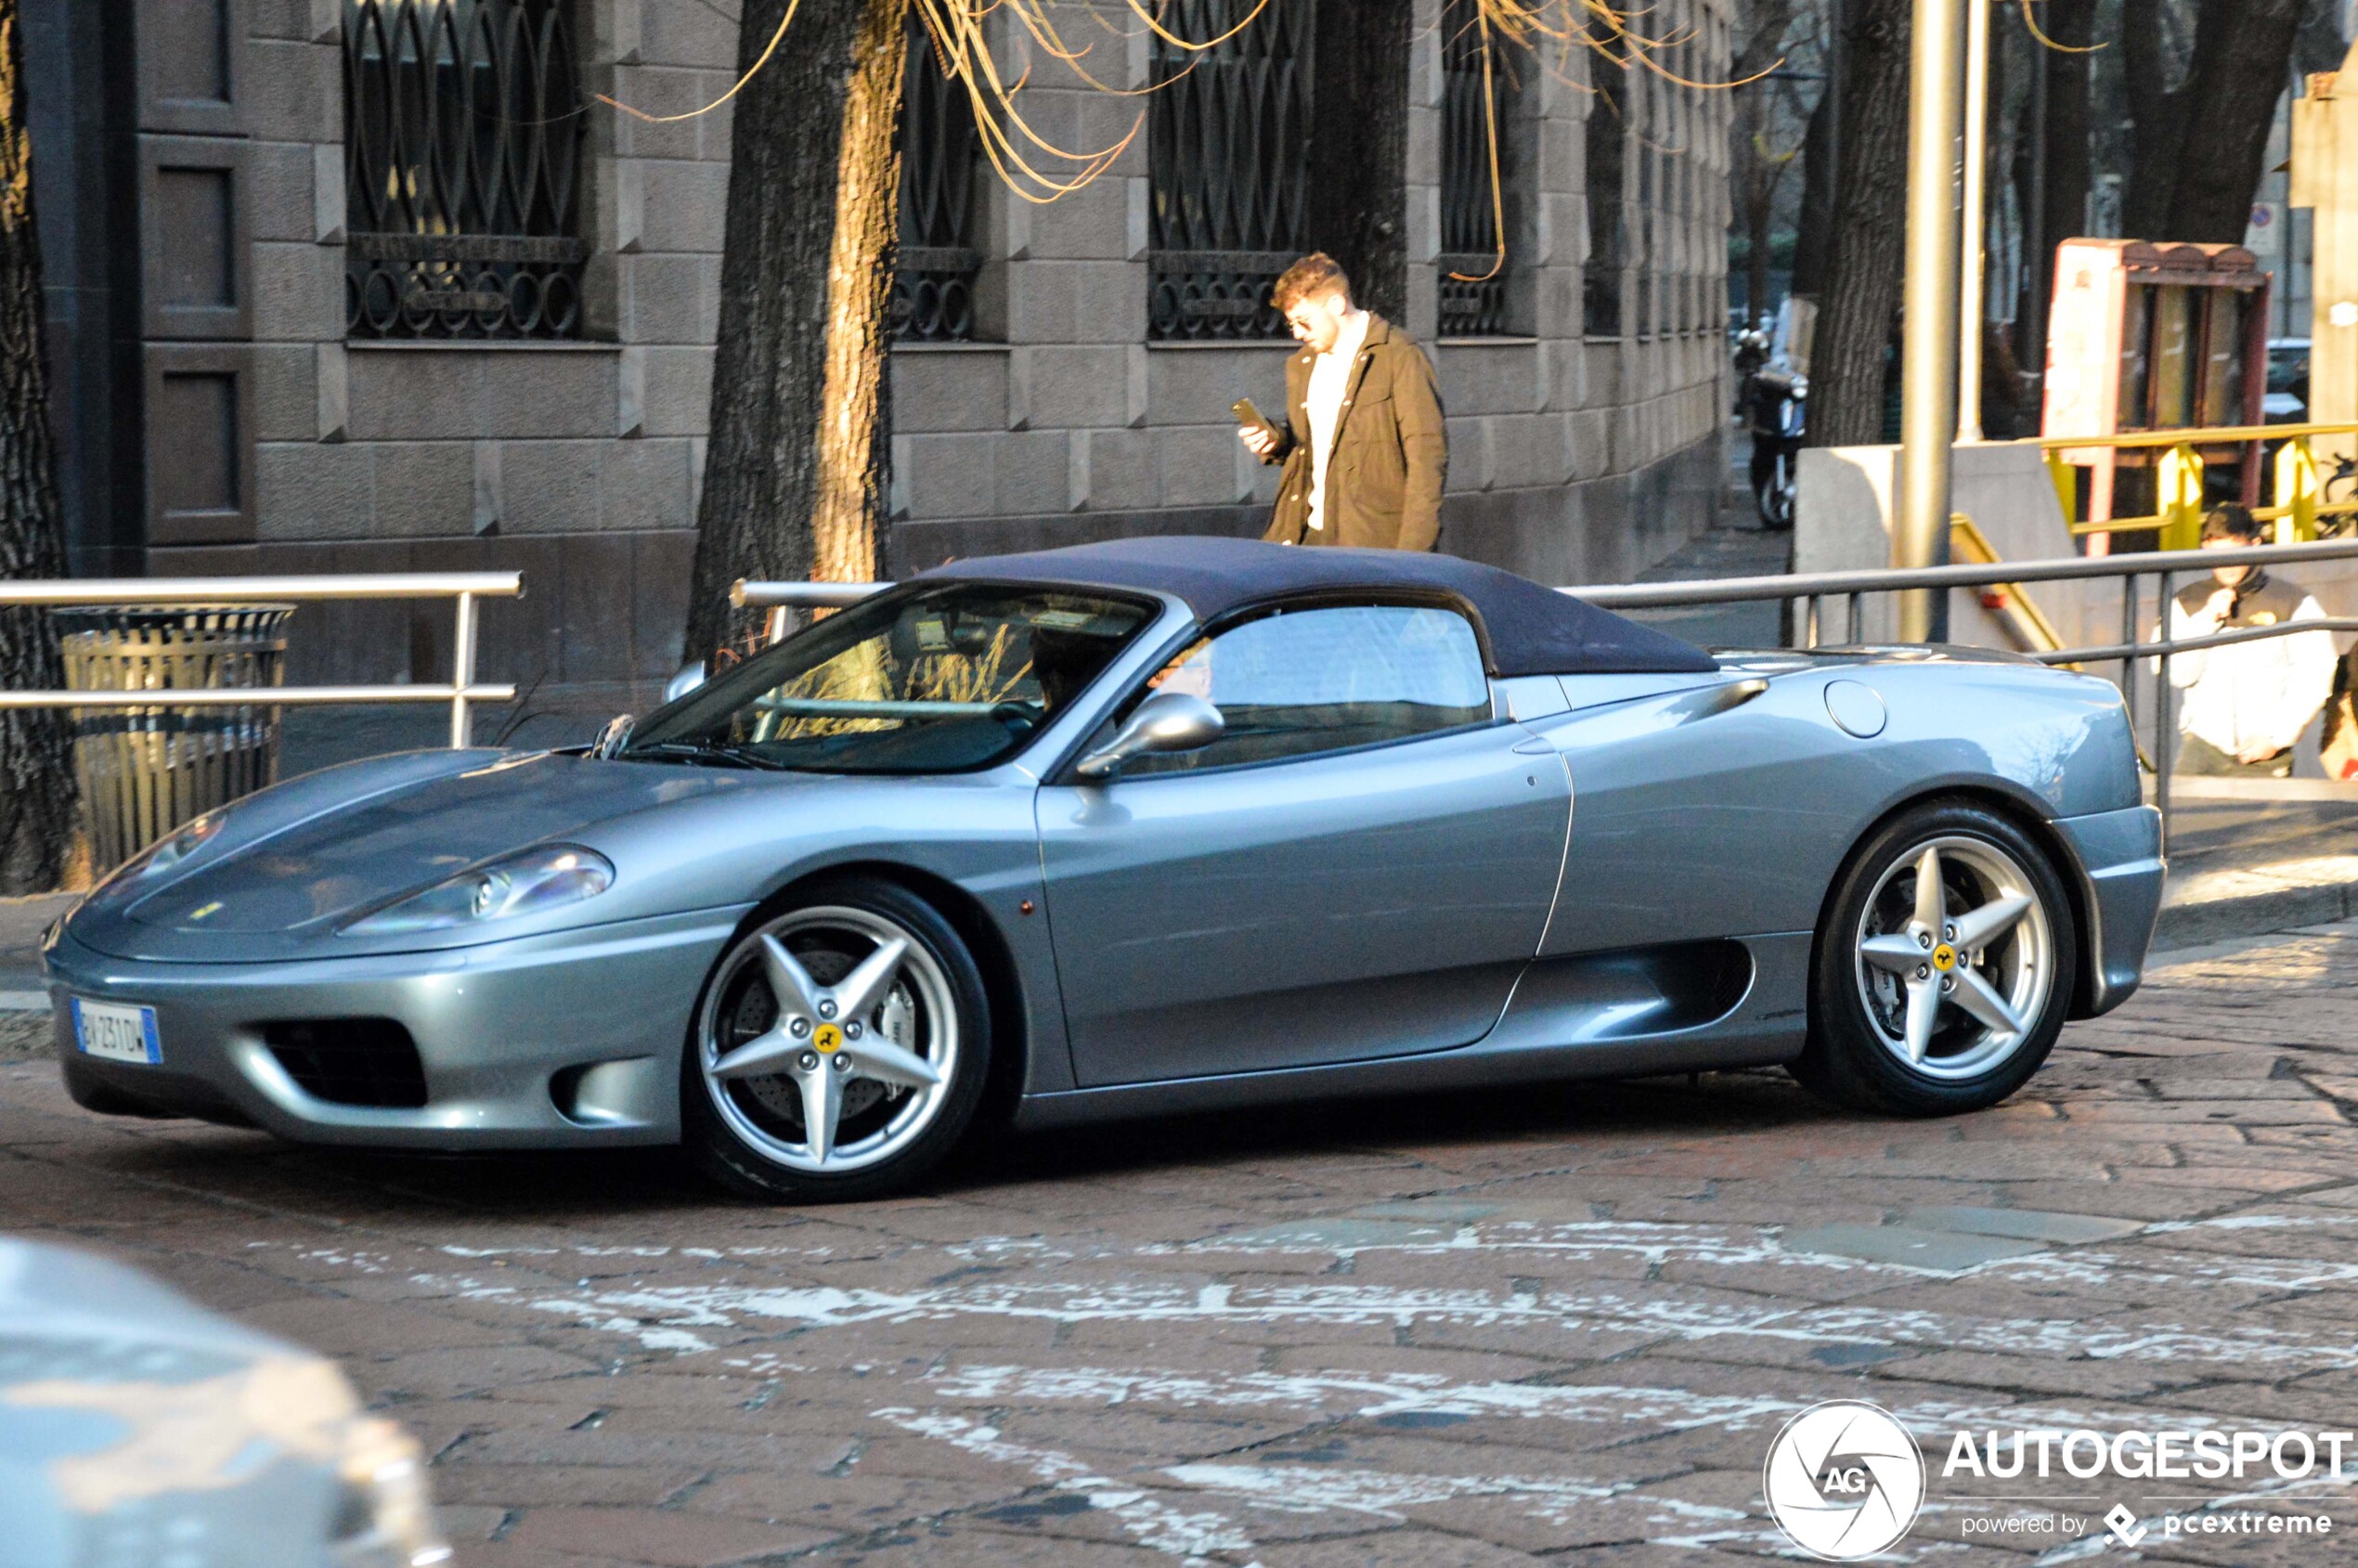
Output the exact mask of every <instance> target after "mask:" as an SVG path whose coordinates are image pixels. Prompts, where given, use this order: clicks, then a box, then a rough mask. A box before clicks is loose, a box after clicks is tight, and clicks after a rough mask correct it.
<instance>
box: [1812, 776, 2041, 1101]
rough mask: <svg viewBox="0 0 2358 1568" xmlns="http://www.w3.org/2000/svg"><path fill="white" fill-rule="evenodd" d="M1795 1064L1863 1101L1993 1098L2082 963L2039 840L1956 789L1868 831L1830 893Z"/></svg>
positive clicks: (2017, 1076) (2011, 1079)
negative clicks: (1805, 1038) (1956, 795)
mask: <svg viewBox="0 0 2358 1568" xmlns="http://www.w3.org/2000/svg"><path fill="white" fill-rule="evenodd" d="M1817 945H1818V951H1817V955H1816V960H1815V964H1814V966H1813V971H1812V974H1811V985H1810V992H1811V994H1810V1009H1809V1011H1810V1032H1809V1043H1808V1046H1807V1050H1806V1051H1805V1053H1804V1054H1803V1056H1802V1058H1801V1059H1800V1060H1799V1061H1797V1062H1795V1063H1794V1076H1795V1077H1797V1078H1799V1079H1800V1080H1801V1081H1802V1082H1804V1083H1807V1084H1808V1085H1809V1086H1810V1087H1811V1088H1813V1089H1816V1090H1818V1091H1820V1093H1823V1094H1825V1095H1829V1096H1830V1097H1832V1098H1834V1099H1836V1100H1839V1101H1842V1102H1843V1103H1845V1104H1847V1105H1851V1106H1856V1107H1859V1108H1863V1109H1875V1110H1883V1111H1888V1112H1896V1113H1898V1114H1902V1115H1916V1116H1934V1115H1948V1114H1952V1113H1954V1112H1958V1111H1963V1110H1974V1109H1978V1108H1982V1107H1984V1106H1989V1105H1995V1104H1996V1103H1997V1102H1999V1101H2000V1100H2002V1099H2004V1098H2005V1097H2006V1096H2007V1095H2011V1094H2013V1093H2014V1092H2015V1090H2016V1089H2017V1088H2019V1087H2021V1085H2022V1083H2023V1082H2024V1081H2025V1080H2027V1079H2028V1078H2029V1076H2030V1075H2031V1073H2033V1072H2034V1071H2036V1070H2038V1068H2039V1064H2040V1063H2041V1062H2042V1061H2044V1060H2045V1059H2046V1056H2047V1053H2048V1052H2049V1051H2050V1050H2052V1049H2053V1048H2054V1043H2055V1037H2056V1036H2057V1035H2058V1034H2059V1033H2061V1032H2062V1030H2063V1025H2064V1019H2065V1016H2066V1013H2067V1011H2068V1010H2069V1007H2070V1003H2071V993H2072V986H2073V983H2074V981H2075V978H2076V976H2077V947H2076V942H2075V938H2074V932H2073V928H2072V924H2071V905H2070V902H2069V901H2068V899H2067V898H2066V896H2065V893H2064V889H2063V886H2062V884H2061V883H2060V882H2059V881H2058V880H2057V878H2056V875H2055V872H2054V867H2053V866H2052V865H2051V864H2050V863H2049V861H2048V859H2047V856H2046V855H2045V854H2044V853H2043V852H2042V851H2041V849H2040V847H2039V846H2038V845H2037V844H2035V843H2033V842H2032V841H2031V840H2030V838H2029V837H2028V836H2027V835H2026V834H2025V833H2024V832H2023V830H2022V829H2021V828H2020V827H2018V826H2017V825H2015V823H2013V822H2011V821H2009V820H2008V819H2007V818H2005V817H2003V816H2002V815H2000V814H1998V813H1997V812H1994V811H1991V810H1988V809H1987V808H1985V807H1982V806H1978V805H1975V804H1970V803H1966V802H1961V801H1937V802H1931V803H1928V804H1925V805H1921V806H1916V807H1912V808H1911V809H1909V810H1905V811H1903V812H1901V813H1900V814H1899V815H1898V817H1896V818H1894V819H1893V820H1892V821H1891V822H1889V823H1885V825H1884V826H1883V827H1882V828H1881V829H1879V830H1878V831H1877V832H1876V833H1875V834H1873V835H1872V836H1871V837H1870V838H1869V839H1868V841H1867V842H1866V843H1865V844H1864V845H1862V846H1860V848H1859V850H1858V852H1857V853H1855V854H1854V855H1853V856H1852V857H1851V859H1850V862H1849V863H1848V864H1847V865H1846V867H1845V868H1844V870H1843V873H1842V875H1841V876H1840V877H1839V878H1838V879H1837V880H1836V883H1835V886H1834V889H1833V894H1832V896H1831V897H1830V898H1829V899H1828V901H1827V907H1826V915H1825V918H1824V920H1823V921H1822V922H1821V924H1820V927H1819V931H1818V944H1817Z"/></svg>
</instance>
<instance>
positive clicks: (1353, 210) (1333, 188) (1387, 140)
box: [1309, 0, 1529, 330]
mask: <svg viewBox="0 0 2358 1568" xmlns="http://www.w3.org/2000/svg"><path fill="white" fill-rule="evenodd" d="M1412 12H1413V7H1412V6H1410V4H1409V0H1318V7H1317V12H1316V15H1315V19H1314V22H1313V25H1312V42H1311V60H1312V69H1313V71H1315V73H1316V76H1315V89H1314V93H1313V98H1312V103H1313V108H1312V112H1311V116H1310V211H1309V217H1310V232H1311V234H1312V235H1314V236H1315V243H1316V244H1317V246H1318V247H1319V248H1320V249H1322V250H1324V251H1325V252H1326V253H1328V254H1329V255H1331V256H1333V257H1334V258H1335V260H1336V261H1338V262H1341V264H1342V269H1343V271H1344V272H1346V273H1348V274H1349V275H1350V277H1351V291H1352V297H1353V301H1354V304H1357V305H1363V306H1365V307H1366V308H1367V309H1369V310H1373V311H1376V312H1378V313H1380V314H1381V315H1382V316H1384V317H1386V318H1388V319H1390V320H1393V321H1398V322H1400V323H1401V324H1402V325H1403V326H1404V327H1409V328H1410V329H1411V330H1413V324H1412V323H1410V322H1408V321H1407V320H1406V317H1407V314H1408V221H1407V220H1408V48H1409V39H1410V33H1411V26H1410V24H1411V22H1412V20H1413V15H1412ZM1442 25H1443V26H1445V27H1458V26H1471V25H1472V15H1471V8H1470V7H1466V6H1446V7H1445V10H1444V13H1443V18H1442ZM1492 47H1493V51H1494V53H1493V56H1492V58H1493V59H1494V60H1496V62H1497V67H1498V69H1500V70H1511V69H1525V70H1527V69H1529V66H1528V62H1526V61H1522V60H1519V59H1512V58H1509V51H1507V50H1506V49H1504V48H1503V47H1500V46H1499V45H1498V41H1497V39H1496V36H1495V35H1494V37H1493V40H1492ZM1498 130H1499V135H1500V136H1501V138H1502V139H1503V138H1504V137H1505V136H1508V135H1509V134H1510V127H1509V126H1508V125H1505V124H1503V123H1502V124H1501V125H1500V126H1499V127H1498Z"/></svg>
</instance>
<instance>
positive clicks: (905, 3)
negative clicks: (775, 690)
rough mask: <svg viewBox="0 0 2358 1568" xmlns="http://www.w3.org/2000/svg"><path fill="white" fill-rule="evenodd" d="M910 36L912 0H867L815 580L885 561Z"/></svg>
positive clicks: (842, 577) (847, 129)
mask: <svg viewBox="0 0 2358 1568" xmlns="http://www.w3.org/2000/svg"><path fill="white" fill-rule="evenodd" d="M908 33H909V0H868V6H867V16H866V18H865V19H864V20H863V21H862V26H861V29H860V37H859V40H858V42H857V45H856V50H855V53H854V55H853V65H852V72H851V85H850V89H849V92H848V93H847V94H846V96H845V101H844V110H843V149H842V151H841V152H840V154H838V156H837V159H836V226H835V227H836V234H835V248H834V253H833V254H832V255H830V257H829V258H828V262H827V365H826V387H825V391H824V393H823V395H822V397H821V400H820V407H821V408H822V410H823V412H822V414H821V423H820V426H819V435H818V441H819V499H818V504H817V505H816V506H815V507H814V508H813V510H812V512H811V522H810V531H811V535H812V540H811V544H812V554H813V556H814V557H815V560H814V562H813V570H814V575H815V576H816V577H818V579H819V580H820V581H822V582H839V583H846V582H848V583H858V582H874V581H875V580H876V577H877V575H878V568H879V567H881V566H882V565H883V564H884V528H885V502H886V499H887V487H888V486H889V484H890V481H891V441H892V365H891V359H890V356H891V353H892V273H893V267H894V265H895V262H896V261H897V259H898V256H899V253H900V136H899V135H898V132H899V129H900V91H901V86H902V84H903V82H904V79H905V78H906V76H907V74H908V63H909V46H908Z"/></svg>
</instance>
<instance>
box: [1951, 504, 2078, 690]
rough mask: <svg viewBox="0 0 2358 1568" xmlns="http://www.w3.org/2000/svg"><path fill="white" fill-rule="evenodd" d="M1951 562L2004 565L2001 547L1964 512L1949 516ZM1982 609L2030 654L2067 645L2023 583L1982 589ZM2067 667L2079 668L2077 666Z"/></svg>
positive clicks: (2050, 650) (2045, 652)
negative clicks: (2033, 601) (2003, 626)
mask: <svg viewBox="0 0 2358 1568" xmlns="http://www.w3.org/2000/svg"><path fill="white" fill-rule="evenodd" d="M1949 559H1950V561H1952V562H1963V563H1965V564H1971V565H1975V566H1996V565H2000V564H2002V560H2001V557H2000V556H1999V554H1998V548H1997V546H1995V545H1993V544H1991V543H1990V542H1989V536H1988V535H1986V534H1984V533H1983V532H1982V531H1981V529H1980V528H1978V527H1977V526H1976V525H1975V524H1974V520H1973V519H1972V518H1971V517H1968V516H1966V515H1965V514H1964V513H1963V512H1951V513H1950V516H1949ZM1979 591H1980V594H1981V607H1982V608H1983V609H1985V610H1988V611H1989V613H1990V614H1991V615H1993V616H1997V617H1998V618H1999V619H2000V620H2001V621H2002V622H2004V623H2005V627H2006V630H2007V631H2008V632H2009V633H2010V634H2012V636H2013V637H2014V639H2015V641H2017V642H2019V643H2021V644H2022V647H2023V651H2024V652H2025V653H2030V654H2052V653H2055V652H2056V651H2058V650H2059V649H2061V648H2062V647H2063V646H2064V640H2063V638H2062V636H2061V635H2060V634H2058V633H2057V632H2056V630H2055V624H2054V622H2053V621H2051V620H2049V619H2048V618H2047V617H2046V616H2045V615H2044V614H2042V613H2041V610H2040V608H2039V606H2038V605H2037V604H2036V603H2032V602H2031V598H2030V595H2029V594H2028V593H2025V592H2024V591H2023V588H2022V584H2020V583H1990V584H1989V585H1987V586H1986V587H1984V588H1982V589H1981V590H1979ZM2068 667H2069V668H2072V669H2077V668H2079V666H2077V665H2072V666H2068Z"/></svg>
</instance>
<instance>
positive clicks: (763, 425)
mask: <svg viewBox="0 0 2358 1568" xmlns="http://www.w3.org/2000/svg"><path fill="white" fill-rule="evenodd" d="M786 5H787V0H749V3H748V4H747V5H746V6H745V10H744V14H743V19H742V21H741V22H740V24H739V41H738V59H739V68H740V69H741V70H747V69H750V68H751V67H752V65H753V62H754V60H755V59H756V58H758V57H759V55H760V53H761V51H762V50H763V49H764V48H765V47H767V46H768V45H769V42H770V39H771V35H772V34H773V33H774V32H776V31H777V28H778V23H779V19H780V18H781V17H783V16H784V13H785V7H786ZM908 6H909V0H802V6H801V9H800V10H799V11H798V12H797V15H796V17H795V21H794V27H793V30H792V32H791V34H790V36H789V38H788V40H787V42H786V43H785V45H783V46H782V47H781V48H780V49H779V50H778V52H777V54H776V55H775V56H774V57H772V58H771V60H770V62H769V64H768V65H767V66H766V67H764V68H763V69H762V70H761V71H758V73H756V75H755V76H754V78H753V80H752V81H751V82H749V83H748V84H746V86H745V91H744V92H743V93H741V94H739V95H738V97H737V99H736V103H735V106H734V107H735V115H736V118H735V120H734V122H733V123H732V127H731V132H730V144H731V162H730V168H729V205H728V216H727V227H726V233H725V237H724V239H723V241H722V243H723V253H722V256H721V263H720V317H719V343H718V347H717V349H716V352H715V354H714V360H713V377H712V436H711V440H710V443H709V445H708V447H706V460H705V476H704V493H703V498H702V500H701V502H700V503H699V506H698V510H697V518H696V553H695V564H694V567H693V571H692V573H691V575H690V583H689V601H688V640H687V649H688V654H689V656H690V657H692V658H693V657H695V656H698V655H700V654H706V653H709V652H710V651H712V650H713V649H715V648H717V647H719V645H721V644H722V643H723V642H725V641H728V639H729V635H730V632H731V629H732V627H734V626H735V625H737V624H739V623H738V620H737V617H735V616H732V614H731V612H730V609H729V603H728V592H729V585H730V584H731V583H732V581H734V580H735V579H736V578H738V577H781V578H789V579H798V578H804V577H810V576H811V575H812V574H813V573H814V572H816V571H819V570H821V569H822V568H823V567H824V568H826V569H828V570H830V571H833V572H836V573H839V574H847V575H848V574H851V573H854V572H858V573H860V575H864V576H873V575H874V570H875V555H876V538H877V529H876V526H875V520H876V518H877V517H878V515H879V514H880V512H881V499H882V488H883V484H882V477H881V476H882V473H883V468H884V464H885V461H886V459H885V455H884V452H885V443H886V442H887V439H888V436H889V433H888V431H887V428H886V406H885V390H884V389H885V373H886V359H885V350H886V336H887V330H888V328H887V325H886V324H885V323H884V322H883V321H882V320H881V319H880V317H882V316H883V314H884V308H885V305H886V303H887V294H886V292H883V291H881V290H878V289H876V288H875V286H874V283H873V279H871V277H870V275H869V274H868V272H867V270H866V268H865V267H863V266H862V265H860V261H859V258H858V257H857V256H856V255H854V256H853V259H852V260H850V261H848V262H846V263H845V265H844V266H842V268H841V273H840V277H839V276H838V266H837V258H838V239H837V227H838V226H837V223H836V217H837V212H838V200H839V197H841V198H846V199H849V201H850V202H851V203H852V205H853V212H854V218H853V223H852V225H851V226H849V227H852V228H853V229H855V230H856V231H859V233H865V232H866V231H867V223H868V217H867V214H869V213H870V212H871V211H872V209H873V208H874V206H875V201H876V195H875V190H876V186H875V182H876V180H877V179H878V178H880V177H881V178H882V179H883V186H884V189H885V190H886V191H887V193H888V192H889V191H891V190H892V188H893V179H892V177H891V175H890V170H891V160H892V156H893V137H892V118H893V115H894V113H896V112H897V110H898V103H899V97H900V72H901V70H902V62H903V59H904V55H903V52H902V38H901V32H900V29H901V27H902V26H903V25H904V21H903V19H905V18H906V16H907V14H908ZM879 54H881V55H884V56H887V57H889V60H888V62H887V61H885V60H880V59H878V58H877V56H878V55H879ZM855 77H856V78H857V79H858V82H859V84H860V85H859V86H858V87H857V88H856V89H855V86H854V82H855ZM887 88H888V89H889V91H890V102H889V106H888V107H887V105H886V104H884V103H882V102H880V101H879V98H878V94H879V93H881V92H883V91H885V90H886V89H887ZM879 116H881V118H882V120H883V122H884V127H885V128H884V132H883V135H882V138H881V140H882V156H883V158H884V160H885V162H886V169H885V171H884V173H883V175H879V174H878V171H877V170H876V169H875V167H874V163H875V159H876V157H877V156H878V151H877V146H878V138H877V136H875V121H876V119H877V118H878V117H879ZM855 122H856V123H855ZM848 132H849V134H848ZM847 155H852V156H856V158H857V159H858V160H859V162H858V171H859V172H858V173H857V174H856V175H855V177H853V178H851V179H850V180H849V181H847V180H846V178H845V161H846V158H847ZM886 200H887V206H889V201H890V200H891V199H890V197H889V196H888V195H887V198H886ZM893 238H894V229H893V226H892V225H891V223H890V222H889V221H887V224H886V225H885V227H884V229H883V233H882V237H881V260H880V261H878V260H876V259H875V258H874V257H871V258H868V259H869V261H870V262H872V263H873V265H875V266H879V267H881V268H882V275H883V276H884V277H885V278H886V279H887V281H888V279H889V276H890V266H891V262H892V250H893ZM856 242H858V234H854V235H849V236H846V237H845V240H844V243H845V244H846V245H850V244H853V243H856ZM869 242H871V243H875V242H876V241H875V240H874V239H873V238H872V239H871V240H870V241H869ZM871 296H873V306H871V305H869V304H867V303H865V302H867V301H869V300H870V298H871ZM870 308H873V309H874V311H875V317H876V318H877V319H871V318H868V317H862V311H864V310H867V309H870ZM863 319H867V320H869V323H870V324H869V327H868V330H864V331H863V330H861V329H860V328H859V326H858V325H857V324H858V323H859V322H860V321H862V320H863ZM847 323H851V324H852V325H851V328H850V330H849V331H846V330H844V329H845V327H846V324H847ZM831 329H834V331H833V332H832V333H831ZM831 335H832V336H836V337H838V338H839V339H841V340H842V341H841V343H840V346H841V348H842V351H843V358H842V359H841V360H839V361H837V360H834V359H831V356H830V341H829V340H830V337H831ZM831 388H833V389H836V390H837V391H839V392H840V394H841V395H842V404H841V406H837V407H836V410H835V413H836V417H835V418H832V419H831V418H829V412H828V411H829V408H830V402H829V393H830V390H831ZM822 527H824V528H825V529H827V530H828V531H829V532H828V533H827V535H826V536H824V537H823V536H822V534H821V532H820V530H821V529H822ZM863 533H864V540H863V538H862V535H863ZM862 568H864V571H863V570H862Z"/></svg>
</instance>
